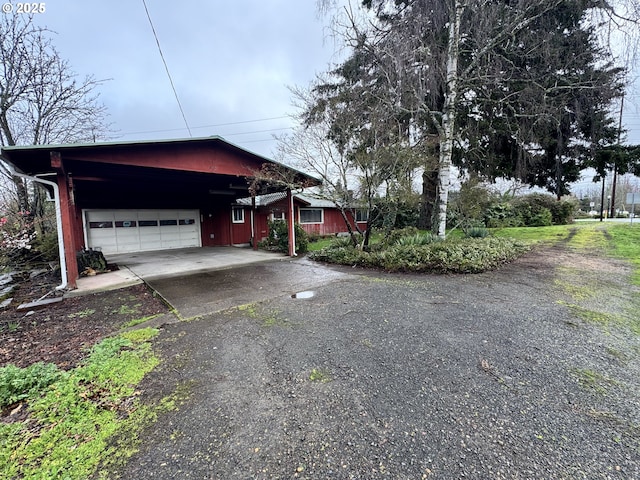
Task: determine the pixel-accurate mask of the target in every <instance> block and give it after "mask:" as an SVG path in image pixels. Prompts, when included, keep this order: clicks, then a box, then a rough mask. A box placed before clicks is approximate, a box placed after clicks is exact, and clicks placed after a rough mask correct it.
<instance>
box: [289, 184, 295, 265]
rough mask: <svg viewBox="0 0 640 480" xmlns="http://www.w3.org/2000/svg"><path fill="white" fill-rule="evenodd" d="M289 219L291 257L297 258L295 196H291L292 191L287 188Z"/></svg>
mask: <svg viewBox="0 0 640 480" xmlns="http://www.w3.org/2000/svg"><path fill="white" fill-rule="evenodd" d="M287 212H288V213H287V219H288V220H289V221H288V227H289V256H290V257H295V256H296V228H295V222H296V219H295V217H294V214H293V195H292V194H291V189H290V188H287Z"/></svg>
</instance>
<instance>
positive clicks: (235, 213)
mask: <svg viewBox="0 0 640 480" xmlns="http://www.w3.org/2000/svg"><path fill="white" fill-rule="evenodd" d="M231 216H232V218H233V223H244V208H242V207H233V208H232V209H231Z"/></svg>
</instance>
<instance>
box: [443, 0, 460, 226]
mask: <svg viewBox="0 0 640 480" xmlns="http://www.w3.org/2000/svg"><path fill="white" fill-rule="evenodd" d="M463 12H464V5H463V3H462V1H461V0H456V2H455V12H454V18H452V19H451V22H450V24H449V44H448V47H447V84H446V89H445V90H446V92H445V99H444V109H443V115H442V130H441V132H440V136H441V137H440V163H439V166H438V211H437V228H438V230H437V233H438V236H439V237H441V238H444V236H445V235H446V231H447V203H448V201H449V187H450V185H451V158H452V156H453V137H454V135H455V119H456V100H457V96H458V57H459V55H460V22H461V20H462V14H463Z"/></svg>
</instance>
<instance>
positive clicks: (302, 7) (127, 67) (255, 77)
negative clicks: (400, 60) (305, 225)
mask: <svg viewBox="0 0 640 480" xmlns="http://www.w3.org/2000/svg"><path fill="white" fill-rule="evenodd" d="M146 3H147V7H148V9H149V13H150V16H151V19H152V20H153V24H154V27H155V31H156V33H157V36H158V40H159V42H160V46H161V47H162V51H163V53H164V58H165V60H166V62H167V65H168V68H169V71H170V73H171V76H172V79H173V82H174V85H175V87H176V90H177V93H178V97H179V99H180V102H181V104H182V107H183V109H184V113H185V116H186V119H187V122H188V124H189V126H190V127H191V132H192V135H193V136H194V137H203V136H209V135H220V136H222V137H224V138H226V139H227V140H229V141H230V142H232V143H235V144H237V145H240V146H242V147H244V148H246V149H248V150H251V151H254V152H256V153H259V154H262V155H266V156H271V155H272V153H273V150H274V145H275V143H274V142H273V141H272V136H273V134H282V133H286V132H287V131H289V130H288V129H289V128H290V127H291V126H292V125H293V122H292V121H291V120H290V119H289V118H288V117H287V116H288V115H290V114H291V113H294V112H295V109H294V108H293V107H292V106H291V95H290V92H289V90H288V87H291V86H307V85H308V84H309V83H310V82H311V81H312V80H313V79H314V77H315V75H316V74H319V73H321V72H323V71H326V70H327V68H328V67H329V65H330V63H331V62H333V61H334V60H335V57H334V56H333V53H334V51H335V48H334V43H333V40H331V39H330V38H329V37H328V35H327V29H326V28H325V25H326V24H327V22H326V21H325V19H323V18H320V17H319V16H318V12H317V8H316V2H315V1H314V0H302V1H301V0H266V1H265V0H233V1H221V0H187V1H183V2H179V1H169V0H146ZM14 5H15V2H14ZM45 6H46V11H45V13H42V14H38V15H36V23H38V24H39V25H42V26H47V27H48V28H49V29H50V30H53V31H54V32H56V34H55V35H53V43H54V45H55V46H56V48H57V49H58V50H59V52H60V54H61V56H62V58H64V59H66V60H68V61H69V63H70V65H71V67H72V68H73V70H74V71H75V72H76V73H77V74H79V75H80V76H84V75H94V76H95V77H96V78H97V79H107V81H106V82H105V83H104V84H103V85H102V86H101V87H100V88H99V92H100V96H101V100H102V102H103V103H104V104H105V105H106V106H107V108H108V111H109V113H110V120H111V121H112V122H113V127H114V129H115V130H116V131H117V139H118V140H138V139H158V138H187V137H188V136H189V132H188V131H187V129H186V127H185V122H184V121H183V119H182V115H181V113H180V110H179V107H178V104H177V102H176V99H175V96H174V94H173V91H172V89H171V84H170V82H169V78H168V76H167V73H166V71H165V67H164V64H163V62H162V58H161V56H160V53H159V51H158V46H157V44H156V40H155V38H154V35H153V32H152V30H151V26H150V24H149V20H148V19H147V15H146V12H145V8H144V4H143V2H142V0H84V1H82V2H79V1H71V0H67V1H64V0H57V1H53V0H50V1H48V2H46V3H45ZM267 119H268V120H267ZM238 122H246V123H238Z"/></svg>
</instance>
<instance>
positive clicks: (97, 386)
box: [0, 329, 162, 480]
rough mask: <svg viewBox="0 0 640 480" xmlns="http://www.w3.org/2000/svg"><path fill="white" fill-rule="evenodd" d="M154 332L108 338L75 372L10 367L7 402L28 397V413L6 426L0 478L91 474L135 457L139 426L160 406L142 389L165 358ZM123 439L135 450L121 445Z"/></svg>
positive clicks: (5, 375) (5, 380) (0, 439)
mask: <svg viewBox="0 0 640 480" xmlns="http://www.w3.org/2000/svg"><path fill="white" fill-rule="evenodd" d="M155 335H157V330H153V329H144V330H136V331H134V332H129V333H125V334H122V335H119V336H117V337H111V338H107V339H105V340H103V341H102V342H100V343H99V344H97V345H95V346H94V347H93V349H92V350H91V353H90V355H89V357H88V358H87V360H86V361H85V362H84V363H83V364H82V365H81V366H79V367H77V368H74V369H72V370H70V371H68V372H62V371H59V370H58V369H57V368H56V367H55V365H51V364H49V365H44V364H36V365H32V366H31V367H28V368H26V369H18V368H17V367H11V368H9V367H5V369H3V371H2V375H0V377H1V378H2V381H1V385H2V391H3V402H4V403H5V404H7V403H12V402H15V401H20V402H25V405H26V408H27V412H28V419H27V420H26V421H24V422H15V423H9V424H1V425H0V477H2V478H65V479H72V480H73V479H84V478H89V477H90V476H91V475H93V474H94V472H95V471H96V469H97V466H98V465H99V464H101V463H102V464H112V465H113V464H115V463H116V462H117V461H118V459H120V460H121V459H122V458H124V457H127V456H130V455H131V454H132V453H133V451H134V447H133V446H134V444H135V439H136V438H137V432H139V431H140V429H141V428H142V427H143V426H144V425H146V424H148V423H149V422H151V421H153V420H155V418H156V417H157V412H158V411H159V410H158V409H154V408H151V407H145V406H143V405H141V404H140V402H139V399H138V398H137V392H136V385H137V384H138V383H139V382H140V381H141V380H142V378H143V377H144V375H145V374H146V373H147V372H149V371H150V370H152V369H153V368H154V367H155V366H156V365H157V364H158V359H157V357H156V356H155V355H154V354H153V352H152V351H151V345H150V343H149V340H150V339H151V338H153V337H154V336H155ZM7 368H8V370H7ZM161 407H162V406H161ZM116 438H119V439H120V440H118V441H115V440H114V439H116ZM124 439H126V443H127V445H128V446H129V448H126V449H125V448H120V447H122V445H123V443H122V442H124ZM114 441H115V443H116V444H115V445H114V443H113V442H114Z"/></svg>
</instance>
